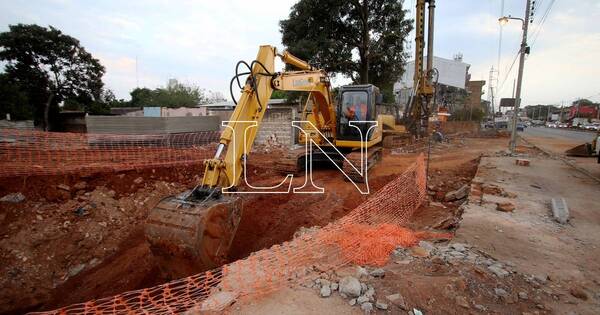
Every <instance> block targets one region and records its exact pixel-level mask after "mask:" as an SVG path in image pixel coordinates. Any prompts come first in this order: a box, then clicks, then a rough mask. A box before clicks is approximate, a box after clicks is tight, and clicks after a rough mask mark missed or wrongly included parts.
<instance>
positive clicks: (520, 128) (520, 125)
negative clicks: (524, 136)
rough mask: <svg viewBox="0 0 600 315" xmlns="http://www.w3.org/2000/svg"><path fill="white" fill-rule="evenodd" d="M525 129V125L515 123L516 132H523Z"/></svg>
mask: <svg viewBox="0 0 600 315" xmlns="http://www.w3.org/2000/svg"><path fill="white" fill-rule="evenodd" d="M525 128H527V125H526V124H525V123H522V122H520V123H517V131H523V130H525Z"/></svg>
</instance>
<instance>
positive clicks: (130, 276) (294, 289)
mask: <svg viewBox="0 0 600 315" xmlns="http://www.w3.org/2000/svg"><path fill="white" fill-rule="evenodd" d="M507 142H508V139H507V138H505V137H485V138H479V137H460V136H457V137H454V138H452V140H451V141H450V142H449V143H442V144H436V145H435V146H434V147H433V149H432V152H431V159H430V165H429V174H430V180H429V182H428V190H429V191H428V193H429V196H430V198H429V200H428V202H426V203H425V204H424V205H423V206H421V208H419V209H418V210H417V212H416V213H415V214H414V216H413V217H412V218H411V220H410V223H409V227H410V228H412V229H415V230H435V231H441V232H448V231H450V232H456V233H457V234H456V239H454V240H452V241H451V244H455V245H451V246H449V245H448V244H447V241H445V242H444V241H434V240H431V241H430V242H424V243H422V244H421V245H420V246H418V247H415V248H412V249H398V250H396V251H394V252H393V253H392V255H391V256H390V262H389V263H388V264H387V265H386V266H384V267H383V270H384V275H383V276H382V275H380V274H377V275H376V276H373V275H369V274H370V273H371V272H372V271H373V268H372V267H370V266H365V267H366V268H367V269H366V272H365V270H363V269H361V268H358V266H347V267H346V268H344V269H342V270H337V271H324V272H315V275H314V278H318V279H323V278H327V279H328V280H329V281H332V282H334V281H338V280H339V279H340V278H341V277H343V276H345V275H353V276H356V277H357V278H359V279H360V280H361V282H363V283H365V284H368V285H369V286H372V287H373V289H374V292H376V293H375V294H376V300H377V301H380V302H381V303H378V304H379V305H378V306H380V307H379V308H374V310H373V311H374V312H379V313H392V314H406V313H407V312H413V314H415V313H416V311H414V310H413V309H416V310H419V311H422V312H423V313H425V314H447V313H461V314H462V313H499V314H521V313H523V314H526V313H531V314H535V313H539V314H546V313H557V314H563V313H565V314H566V313H568V312H569V311H572V310H575V311H577V314H594V313H598V311H599V310H600V309H599V306H598V305H599V304H598V301H599V298H600V296H598V293H600V287H599V285H598V280H600V279H599V278H598V276H597V274H598V267H599V265H598V262H597V261H594V260H593V257H599V255H598V254H599V253H598V251H597V247H596V245H595V244H596V243H597V240H598V239H600V235H599V234H598V231H600V229H599V228H598V225H599V224H600V217H599V216H598V213H597V210H598V209H596V208H597V204H598V196H599V187H600V186H599V185H598V183H596V182H594V181H592V180H588V179H586V177H585V175H582V174H580V173H578V172H577V171H574V170H572V169H570V168H569V166H567V165H565V164H564V163H562V161H559V160H554V159H552V158H551V157H548V156H546V155H544V154H543V153H541V152H540V151H537V150H535V149H534V148H521V150H522V151H523V154H527V156H529V157H531V156H532V157H533V158H532V159H531V166H530V167H529V168H526V167H521V168H519V169H517V168H515V166H514V159H515V158H514V157H509V156H504V155H503V154H501V153H500V154H499V152H502V151H503V150H505V149H506V146H507ZM273 153H274V152H257V153H255V154H253V155H251V157H250V160H249V161H250V166H249V169H248V174H249V175H250V176H249V177H250V180H251V182H252V184H253V185H263V186H268V185H273V184H275V183H279V182H280V181H281V180H282V179H283V177H282V176H281V175H279V174H276V173H275V172H274V171H273V170H271V169H270V168H268V166H269V165H272V164H273V163H274V162H275V160H276V159H277V157H278V156H279V155H277V154H273ZM417 154H418V153H416V152H415V153H410V152H409V153H407V152H403V151H402V150H399V149H385V150H384V157H383V161H382V162H381V163H380V164H379V165H377V166H376V167H374V168H373V169H372V171H370V173H369V179H370V180H369V184H370V186H371V189H372V190H373V191H375V190H377V189H379V188H381V187H383V186H384V185H385V184H386V183H387V182H388V181H390V180H391V179H393V178H395V177H396V176H398V175H399V174H401V173H402V171H403V170H404V169H405V168H406V167H408V166H409V165H411V164H412V163H413V162H414V161H415V158H416V155H417ZM482 156H483V161H484V163H482V167H483V166H485V167H487V168H489V169H487V168H486V170H494V171H493V172H491V171H490V172H489V173H487V174H483V173H482V167H479V171H478V165H479V162H480V160H481V159H482ZM259 166H261V167H259ZM265 166H267V167H265ZM495 170H498V172H495ZM478 172H479V175H477V180H476V184H477V185H481V184H482V183H488V182H489V183H494V184H495V185H497V186H499V187H500V188H502V189H504V192H505V193H506V194H505V196H509V197H498V196H497V195H494V194H492V195H493V197H489V198H492V199H491V201H490V204H494V202H496V201H494V199H493V198H509V199H510V202H511V203H513V204H514V205H515V206H516V209H515V210H514V211H513V212H512V213H505V212H500V211H497V210H495V208H491V206H489V205H488V206H486V205H485V203H482V200H483V199H485V198H488V197H485V196H486V194H485V193H484V194H482V197H481V198H483V199H477V198H475V199H473V198H474V196H473V195H471V196H470V197H469V198H468V200H469V201H468V202H467V198H460V199H458V200H451V201H449V200H448V201H445V199H447V198H446V195H447V193H448V192H452V191H456V190H458V189H460V188H461V187H463V186H465V185H467V187H469V186H470V185H471V181H472V179H473V178H474V177H475V176H476V174H478ZM540 172H542V173H543V174H539V173H540ZM201 173H202V166H201V165H195V166H187V167H175V168H173V167H172V168H154V169H143V170H139V171H125V172H119V173H101V174H75V175H67V176H43V177H42V176H39V177H14V178H9V179H3V180H2V181H1V182H0V196H4V195H6V194H8V193H12V192H20V193H22V194H23V195H24V196H25V200H24V201H23V202H20V203H15V204H12V203H2V204H1V205H0V206H1V207H2V211H1V212H0V224H1V225H2V226H3V232H2V235H1V236H0V237H1V239H0V272H1V273H2V274H3V276H2V278H1V279H0V282H1V283H0V287H1V288H2V290H1V292H0V313H3V314H4V313H5V314H11V313H23V312H26V311H35V310H50V309H54V308H57V307H61V306H65V305H68V304H72V303H76V302H83V301H86V300H90V299H95V298H100V297H105V296H110V295H113V294H117V293H121V292H123V291H127V290H133V289H138V288H143V287H147V286H152V285H156V284H160V283H163V282H165V281H168V280H171V279H165V278H162V277H161V276H160V273H159V272H158V267H157V265H156V261H154V260H153V256H152V254H151V252H150V249H149V247H148V245H147V243H146V241H145V238H144V233H143V224H144V220H145V218H146V216H147V214H148V211H149V210H150V209H151V208H152V207H153V206H154V205H155V204H156V203H157V202H158V201H159V200H160V199H161V198H163V197H166V196H168V195H172V194H175V193H179V192H181V191H183V190H186V189H189V188H192V187H193V186H194V185H195V183H197V182H198V181H199V178H200V175H201ZM295 180H297V181H299V182H300V183H301V182H304V178H303V177H298V178H296V179H295ZM314 180H315V183H316V184H317V185H319V186H321V187H324V188H325V193H324V194H323V195H321V194H317V195H313V194H268V195H251V196H248V197H246V200H245V204H244V213H243V217H242V221H241V224H240V227H239V229H238V232H237V234H236V237H235V239H234V241H233V246H232V251H231V253H230V257H229V258H230V260H232V261H233V260H236V259H240V258H244V257H247V256H248V255H249V254H251V253H252V252H254V251H257V250H260V249H263V248H266V247H270V246H271V245H274V244H278V243H281V242H283V241H286V240H290V239H291V238H293V236H294V233H296V232H297V231H298V230H300V229H301V228H310V227H314V226H324V225H326V224H328V223H329V222H332V221H333V220H336V219H338V218H340V217H342V216H344V215H345V214H346V213H348V212H349V211H351V210H352V209H354V207H356V206H357V205H359V204H360V203H361V202H362V201H364V200H365V199H366V198H368V196H366V195H362V194H360V193H359V192H358V191H357V190H356V188H355V187H354V186H353V185H352V184H351V183H349V182H347V181H344V180H343V179H342V175H341V174H340V173H339V171H337V170H335V169H331V168H326V167H323V168H319V169H318V170H316V171H315V173H314ZM531 185H535V186H536V187H540V189H538V188H534V187H532V186H531ZM554 194H560V195H561V197H565V198H567V200H568V203H569V206H570V207H571V209H572V215H573V219H572V221H571V223H569V225H566V226H560V225H558V223H554V222H553V221H552V219H551V218H552V217H551V214H550V212H549V208H548V198H551V197H552V196H553V195H554ZM473 200H475V201H473ZM463 212H464V214H463ZM457 253H458V254H457ZM493 266H495V267H496V268H493ZM501 271H504V272H506V273H507V274H504V273H502V272H501ZM314 280H315V279H308V280H307V281H306V282H305V283H300V284H294V285H290V286H289V287H285V288H281V290H278V291H276V292H275V293H271V294H269V295H263V296H254V297H253V296H250V297H244V298H241V299H238V300H237V301H235V303H234V304H233V305H232V306H230V308H229V309H228V310H229V311H231V312H233V313H240V314H255V313H270V314H281V313H289V314H294V313H296V314H306V313H309V314H311V313H312V314H323V313H362V312H363V311H362V310H361V307H360V306H357V305H355V306H351V305H350V304H349V302H351V299H348V298H342V297H341V296H340V294H339V293H338V292H333V294H331V296H330V297H326V298H324V297H321V295H320V293H319V289H318V287H317V286H316V285H315V283H314ZM396 294H399V295H400V299H399V298H398V296H397V295H396ZM388 297H390V298H388ZM355 302H356V301H355ZM373 302H375V301H373ZM384 304H385V307H386V308H387V309H386V310H383V308H384V307H383V306H384ZM374 305H375V303H374Z"/></svg>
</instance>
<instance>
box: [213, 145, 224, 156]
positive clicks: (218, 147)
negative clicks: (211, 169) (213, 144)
mask: <svg viewBox="0 0 600 315" xmlns="http://www.w3.org/2000/svg"><path fill="white" fill-rule="evenodd" d="M224 148H225V145H224V144H222V143H219V145H218V146H217V152H216V153H215V157H214V158H213V159H218V158H219V157H220V156H221V153H223V149H224Z"/></svg>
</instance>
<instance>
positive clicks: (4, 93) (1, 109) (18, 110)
mask: <svg viewBox="0 0 600 315" xmlns="http://www.w3.org/2000/svg"><path fill="white" fill-rule="evenodd" d="M33 110H34V108H33V106H31V103H30V102H29V97H28V96H27V93H26V90H25V89H24V88H23V87H22V86H21V85H20V84H19V83H18V82H13V81H12V80H10V78H9V77H8V75H6V74H5V73H0V119H4V118H5V117H6V114H10V118H11V119H12V120H25V119H32V118H33Z"/></svg>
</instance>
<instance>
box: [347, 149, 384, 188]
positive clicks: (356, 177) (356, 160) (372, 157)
mask: <svg viewBox="0 0 600 315" xmlns="http://www.w3.org/2000/svg"><path fill="white" fill-rule="evenodd" d="M367 154H368V156H367V169H368V170H370V169H371V168H372V167H373V166H375V165H376V164H377V163H379V162H380V161H381V159H382V157H383V156H382V155H383V149H382V148H381V147H380V146H377V147H372V148H369V149H368V150H367ZM348 162H350V163H352V165H354V167H356V168H357V169H358V170H359V171H360V163H362V161H361V153H360V151H354V152H351V153H349V154H347V155H346V160H344V166H343V170H344V173H346V174H347V175H348V176H349V177H350V178H351V179H352V180H353V181H354V182H356V183H363V182H364V178H363V176H361V174H360V173H359V172H357V171H356V170H355V169H354V167H352V165H350V164H349V163H348ZM344 178H345V179H346V180H348V179H347V178H346V177H345V176H344Z"/></svg>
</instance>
